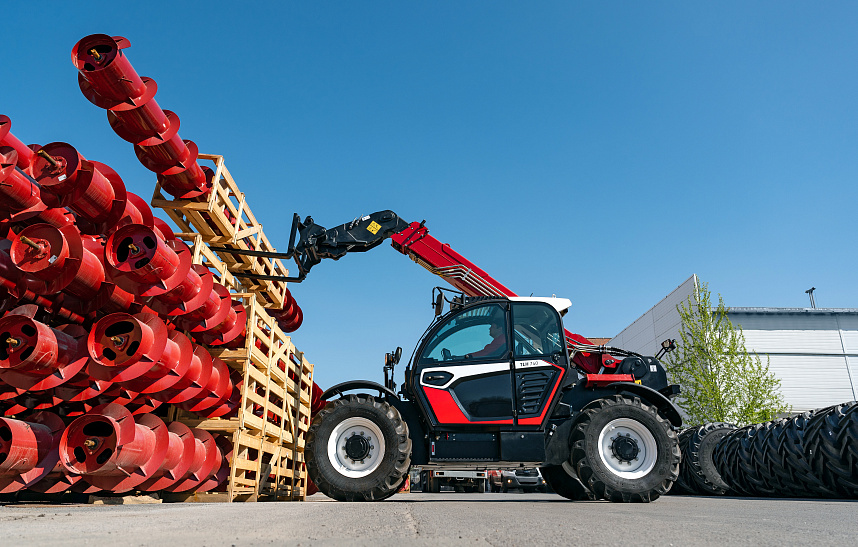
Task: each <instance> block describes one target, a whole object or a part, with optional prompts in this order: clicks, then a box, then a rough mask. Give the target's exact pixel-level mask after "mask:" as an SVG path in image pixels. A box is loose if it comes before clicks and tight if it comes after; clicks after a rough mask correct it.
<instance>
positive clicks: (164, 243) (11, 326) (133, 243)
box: [0, 35, 302, 494]
mask: <svg viewBox="0 0 858 547" xmlns="http://www.w3.org/2000/svg"><path fill="white" fill-rule="evenodd" d="M127 45H128V43H127V41H126V40H124V39H122V38H111V37H109V36H105V35H94V36H89V37H87V38H84V39H83V40H81V41H80V42H79V43H78V44H77V45H76V46H75V48H74V50H73V52H72V59H73V61H74V63H75V66H76V67H77V69H78V72H79V84H80V88H81V90H82V91H83V94H84V95H85V96H86V98H87V99H89V100H90V101H91V102H92V103H93V104H95V105H97V106H99V107H102V108H105V109H106V110H107V117H108V121H109V123H110V125H111V127H113V129H114V130H115V132H116V133H117V134H118V135H119V136H120V137H122V138H123V139H125V140H128V141H129V142H131V143H132V144H134V150H135V153H136V155H137V157H138V158H139V159H140V161H141V162H142V163H143V165H144V166H146V167H147V168H148V169H150V170H152V171H153V172H155V173H156V174H157V177H158V182H159V183H160V184H161V188H162V189H164V190H165V191H167V192H169V193H171V194H172V195H173V196H174V197H175V198H177V199H189V200H205V199H207V196H208V193H209V192H210V191H211V180H212V175H213V173H212V171H211V170H210V169H207V168H201V167H200V166H199V165H198V163H197V149H196V146H195V145H194V144H193V143H192V142H191V141H183V140H182V139H181V138H179V136H178V133H177V131H178V127H179V120H178V117H177V116H176V115H175V114H173V113H172V112H169V111H164V110H161V108H160V107H159V106H158V104H157V103H156V102H155V101H154V95H155V91H156V86H155V83H154V81H152V80H150V79H147V78H140V77H139V76H138V75H137V74H136V72H134V69H133V68H132V67H131V65H130V64H129V63H128V61H127V59H126V58H125V56H124V55H123V54H122V51H121V50H122V48H124V47H127ZM11 125H12V124H11V120H10V119H9V118H8V117H6V116H0V414H2V416H3V417H0V493H6V494H8V493H12V492H18V491H22V490H25V489H29V490H32V491H36V492H41V493H58V492H65V491H68V490H72V491H76V492H82V493H93V492H101V491H107V492H115V493H118V492H129V491H145V492H154V491H169V492H183V491H198V492H204V491H210V490H215V489H217V488H218V487H219V486H222V485H223V483H224V480H225V479H226V478H227V477H228V475H229V461H230V458H231V451H232V446H231V443H230V441H229V440H228V439H227V438H226V437H223V436H220V435H218V434H214V435H213V434H211V433H209V432H207V431H204V430H202V429H195V428H191V427H188V426H186V425H183V424H182V423H179V422H175V421H174V422H166V421H164V417H165V416H166V415H167V412H166V409H167V408H168V406H171V407H174V408H177V409H183V410H185V411H189V412H192V413H194V414H195V415H197V416H198V417H201V418H226V417H230V416H234V415H235V413H236V411H237V409H238V407H239V403H240V402H241V382H242V376H241V374H239V373H238V372H236V371H235V370H234V369H231V368H230V367H229V366H227V365H226V364H225V363H224V362H223V361H221V360H220V359H218V358H216V357H213V356H212V355H211V354H210V351H209V348H217V347H219V348H232V347H239V346H243V345H244V336H245V328H246V323H247V319H246V316H245V308H244V306H243V305H242V302H241V301H240V300H235V299H233V297H232V295H231V293H230V291H229V290H228V289H227V288H226V287H224V286H223V285H221V284H219V283H218V282H217V279H216V278H215V277H214V275H213V274H212V272H210V271H209V270H208V269H206V268H205V267H203V266H200V265H195V264H193V263H192V259H191V256H192V254H191V250H190V249H189V248H188V246H187V245H186V244H185V243H183V242H182V241H181V240H179V239H178V238H177V237H176V235H175V234H174V233H173V231H172V230H171V229H170V228H169V227H168V225H167V224H166V223H165V222H164V221H162V220H160V219H158V218H155V217H154V215H153V214H152V211H151V210H150V208H149V206H148V205H147V203H146V202H145V200H143V199H141V198H140V197H139V196H137V195H135V194H133V193H131V192H129V191H127V190H126V188H125V184H124V183H123V181H122V179H121V178H120V177H119V175H118V174H117V173H116V172H115V171H114V170H113V169H111V168H110V167H108V166H107V165H105V164H103V163H99V162H97V161H91V160H88V159H86V158H84V157H83V155H82V154H81V153H80V152H79V151H78V150H77V149H76V148H75V147H73V146H72V145H70V144H67V143H62V142H53V143H50V144H46V145H24V144H23V143H22V142H21V141H20V140H19V139H18V138H17V137H16V136H15V135H14V134H13V133H12V131H11ZM290 298H291V295H290ZM287 304H288V305H286V306H284V308H285V309H286V311H285V312H281V313H280V314H279V315H277V316H276V318H277V319H278V322H279V324H280V326H281V327H282V328H283V329H284V330H286V331H294V330H295V329H297V328H298V326H300V323H301V318H302V315H301V310H300V308H298V306H297V304H296V303H295V302H294V299H292V300H290V301H288V302H287Z"/></svg>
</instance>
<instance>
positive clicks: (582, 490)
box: [539, 464, 596, 501]
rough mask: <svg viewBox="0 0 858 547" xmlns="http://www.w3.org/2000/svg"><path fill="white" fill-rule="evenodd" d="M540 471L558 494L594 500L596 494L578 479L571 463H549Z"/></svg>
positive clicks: (581, 499) (572, 498)
mask: <svg viewBox="0 0 858 547" xmlns="http://www.w3.org/2000/svg"><path fill="white" fill-rule="evenodd" d="M539 472H540V473H542V478H543V479H544V480H545V483H546V484H547V485H548V486H549V487H551V489H552V490H554V492H555V493H556V494H560V495H561V496H563V497H564V498H566V499H569V500H572V501H585V500H587V501H592V500H595V499H596V496H595V495H593V493H592V492H590V491H589V490H587V487H586V486H584V484H583V483H582V482H581V480H580V479H578V475H576V474H575V471H574V470H573V469H572V466H571V465H568V464H567V465H566V466H563V465H549V466H546V467H540V468H539Z"/></svg>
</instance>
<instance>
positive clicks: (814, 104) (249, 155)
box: [0, 1, 858, 386]
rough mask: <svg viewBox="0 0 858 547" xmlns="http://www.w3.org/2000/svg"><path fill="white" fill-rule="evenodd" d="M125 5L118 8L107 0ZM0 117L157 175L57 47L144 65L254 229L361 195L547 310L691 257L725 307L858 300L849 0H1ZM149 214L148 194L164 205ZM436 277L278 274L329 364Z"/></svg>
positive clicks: (611, 321) (352, 261) (361, 359)
mask: <svg viewBox="0 0 858 547" xmlns="http://www.w3.org/2000/svg"><path fill="white" fill-rule="evenodd" d="M123 4H128V5H127V6H123ZM3 19H4V25H3V26H4V31H3V42H4V45H5V50H6V55H4V74H3V81H2V86H0V113H2V114H6V115H8V116H10V117H11V118H12V124H13V125H12V131H13V132H14V133H15V134H16V136H18V137H19V138H21V139H22V140H24V141H26V142H28V143H31V142H35V143H40V144H45V143H47V142H52V141H66V142H69V143H71V144H73V145H75V146H76V147H77V148H78V149H79V150H80V151H81V153H82V154H83V155H84V156H86V157H87V158H89V159H93V160H98V161H101V162H103V163H106V164H108V165H110V166H111V167H113V168H114V169H116V170H117V171H118V172H119V173H120V175H122V177H123V178H124V180H125V182H126V185H127V186H128V188H129V190H131V191H133V192H136V193H138V194H140V195H142V196H144V197H146V198H149V197H150V196H151V192H152V189H153V186H154V177H153V175H152V174H151V173H150V172H149V171H147V170H146V169H145V168H143V167H142V166H141V165H140V164H139V162H138V161H137V159H136V157H135V156H134V154H133V151H132V148H131V145H129V144H128V143H126V142H125V141H123V140H121V139H120V138H119V137H117V136H116V135H115V134H114V133H113V132H112V131H111V129H110V127H109V126H108V124H107V121H106V119H105V114H104V111H103V110H101V109H99V108H96V107H95V106H93V105H91V104H90V103H89V102H88V101H87V100H86V99H85V98H84V97H83V95H82V94H81V93H80V91H79V89H78V87H77V81H76V72H75V69H74V67H73V65H72V63H71V60H70V52H71V48H72V46H74V44H75V43H76V42H77V41H78V40H79V39H80V38H82V37H84V36H86V35H88V34H92V33H105V34H110V35H121V36H125V37H127V38H128V39H129V40H130V41H131V44H132V47H131V48H130V49H128V50H126V51H127V55H128V57H129V59H130V60H131V62H132V64H133V65H134V67H135V68H136V69H137V71H138V72H139V73H140V74H141V75H143V76H149V77H152V78H154V79H155V80H156V81H157V82H158V94H157V97H156V99H157V100H158V102H159V104H160V105H161V106H162V107H163V108H166V109H170V110H173V111H174V112H176V113H177V114H178V115H179V117H180V118H181V122H182V126H181V130H180V134H181V135H182V137H183V138H186V139H192V140H194V141H195V142H196V143H197V144H198V145H199V147H200V150H201V151H202V152H205V153H214V154H222V155H224V156H225V158H226V162H227V166H228V167H229V169H230V171H231V172H232V174H233V175H234V177H235V178H236V180H237V181H238V183H239V185H240V186H241V188H242V189H243V190H244V191H245V192H246V193H247V195H248V202H249V203H250V206H251V208H252V209H253V211H254V213H255V215H256V216H257V218H258V219H259V220H260V221H261V222H262V224H263V226H264V229H265V231H266V233H267V234H268V236H269V238H270V239H271V240H272V241H273V242H274V243H275V245H277V246H278V247H279V248H282V249H283V250H285V248H286V246H287V243H288V230H289V225H290V221H291V216H292V213H293V212H299V213H300V214H301V215H302V216H303V215H307V214H311V215H312V216H313V217H314V219H315V220H316V221H317V222H318V223H320V224H322V225H324V226H327V227H331V226H335V225H338V224H341V223H343V222H346V221H348V220H351V219H353V218H355V217H356V216H359V215H362V214H366V213H371V212H373V211H377V210H381V209H393V210H394V211H396V212H397V213H398V214H399V215H400V216H402V217H403V218H405V219H407V220H418V221H419V220H423V219H425V220H426V221H427V226H428V227H429V228H430V231H431V233H432V234H433V235H434V236H435V237H437V238H439V239H440V240H442V241H444V242H447V243H450V244H451V245H452V246H453V248H455V249H456V250H458V251H459V252H461V253H462V254H463V255H465V256H466V257H468V258H470V259H471V260H472V261H473V262H475V263H476V264H478V265H479V266H480V267H482V268H483V269H485V270H486V271H488V272H489V273H491V274H492V275H494V276H495V277H496V278H497V279H498V280H500V281H501V282H503V283H504V284H506V285H507V286H509V287H510V288H512V289H513V290H515V291H517V292H518V293H519V294H522V295H528V294H530V293H534V294H536V295H551V294H557V295H558V296H564V297H568V298H570V299H571V300H572V302H573V307H572V310H571V312H570V313H569V315H567V316H566V318H565V323H566V325H567V327H568V328H569V329H570V330H572V331H573V332H579V333H581V334H584V335H585V336H594V337H595V336H605V337H610V336H613V335H614V334H616V333H618V332H619V331H620V330H622V329H623V328H624V327H625V326H627V325H628V324H629V323H631V322H632V321H634V320H635V319H636V318H637V317H638V316H640V315H641V314H642V313H644V312H645V311H646V310H647V309H649V307H651V306H652V305H653V304H655V303H656V302H657V301H658V300H659V299H661V298H662V297H663V296H665V295H666V294H667V293H668V292H670V291H671V290H672V289H673V288H675V287H676V286H677V285H679V284H680V283H681V282H682V281H683V280H684V279H686V278H687V277H688V276H689V275H691V274H692V273H697V274H698V275H699V276H700V277H701V279H703V280H704V281H707V282H709V284H710V288H711V289H712V290H713V291H714V292H720V293H721V294H722V295H723V296H724V298H725V301H726V303H727V305H732V306H776V307H780V306H782V307H801V306H806V305H807V303H808V300H807V296H806V295H805V293H804V291H805V290H806V289H808V288H810V287H811V286H816V287H817V291H816V302H817V305H818V306H820V307H858V288H856V283H855V279H856V273H855V272H856V270H858V267H856V266H858V261H857V260H856V258H855V252H854V243H853V242H854V236H855V232H856V226H855V225H856V223H855V221H854V218H855V210H856V205H855V204H856V197H858V191H856V184H855V182H856V175H858V152H856V145H857V144H858V123H856V121H858V116H856V114H858V101H856V97H858V76H856V73H858V68H856V67H858V65H856V59H858V32H856V28H858V7H856V5H855V4H852V3H845V2H826V3H822V4H820V3H808V2H754V3H746V2H719V3H717V4H716V3H707V4H705V5H704V4H702V3H680V2H674V3H658V2H646V3H643V2H611V3H597V2H538V3H534V2H527V3H526V2H518V3H512V2H423V3H414V2H324V3H323V2H304V3H295V2H270V3H269V2H254V3H241V2H206V3H199V4H197V5H194V4H193V3H190V2H184V3H181V2H157V1H156V2H148V3H142V2H137V3H124V2H99V1H93V2H88V3H87V4H86V8H82V7H72V6H71V4H68V3H60V2H55V3H54V2H51V3H47V4H46V5H45V6H44V9H40V10H34V9H33V8H32V7H24V6H23V5H21V6H16V7H11V6H4V18H3ZM163 216H164V215H162V217H163ZM438 284H442V282H441V280H440V279H438V278H434V277H433V276H431V275H430V274H428V272H426V271H425V270H423V269H422V268H420V267H419V266H417V265H416V264H414V263H412V262H411V261H410V260H408V259H407V258H405V257H404V256H403V255H400V254H398V253H397V252H395V251H394V250H393V249H391V248H390V247H389V246H386V245H385V246H382V247H379V248H378V249H376V250H374V251H372V252H370V253H367V254H365V255H359V254H358V255H353V256H348V257H346V258H344V259H343V260H341V261H339V262H332V261H328V262H325V263H322V264H321V265H319V266H317V267H316V268H315V269H314V270H313V271H312V273H311V274H310V276H309V278H308V279H307V281H305V282H304V283H303V284H301V285H292V287H291V288H292V292H293V294H294V295H295V296H296V298H297V299H298V302H299V304H300V305H301V306H302V307H303V309H304V313H305V323H304V326H303V327H302V328H301V329H300V330H299V331H297V332H296V333H295V334H294V341H295V343H296V345H297V346H298V347H299V348H301V349H302V350H304V351H305V352H306V354H307V356H308V358H309V359H310V360H311V361H313V362H314V363H315V364H316V366H317V372H316V378H317V381H318V382H319V383H320V384H321V385H323V386H330V385H332V384H334V383H336V382H339V381H342V380H345V379H348V378H354V377H364V378H368V379H374V380H379V379H380V378H381V365H382V363H383V353H384V352H385V351H390V350H392V349H393V348H395V347H396V346H397V345H401V346H403V349H404V353H405V354H406V355H410V353H411V350H412V349H413V345H414V344H415V343H416V341H417V338H418V337H419V335H420V334H421V333H422V332H423V330H424V328H425V327H426V325H428V323H429V321H430V320H431V317H432V315H431V309H430V307H429V301H430V290H431V288H432V287H433V286H435V285H438Z"/></svg>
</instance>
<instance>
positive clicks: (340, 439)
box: [328, 417, 385, 479]
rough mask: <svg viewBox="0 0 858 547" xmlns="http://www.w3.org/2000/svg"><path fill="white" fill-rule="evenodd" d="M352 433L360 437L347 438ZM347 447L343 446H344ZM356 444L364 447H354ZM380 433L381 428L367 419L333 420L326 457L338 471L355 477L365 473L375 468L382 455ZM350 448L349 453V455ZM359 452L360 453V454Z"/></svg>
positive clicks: (367, 473)
mask: <svg viewBox="0 0 858 547" xmlns="http://www.w3.org/2000/svg"><path fill="white" fill-rule="evenodd" d="M352 436H355V437H358V438H360V442H359V443H356V442H355V441H356V440H357V439H352V441H349V439H351V438H352ZM347 446H348V447H349V449H350V450H347V449H346V447H347ZM356 446H358V447H365V450H361V451H357V450H356V448H355V447H356ZM384 449H385V443H384V435H383V434H382V433H381V429H380V428H379V427H378V426H377V425H376V424H375V423H374V422H373V421H372V420H370V419H368V418H361V417H354V418H348V419H345V420H343V421H342V422H340V423H339V424H337V426H336V427H335V428H334V430H333V431H332V432H331V436H330V437H329V439H328V459H329V460H330V462H331V465H333V466H334V469H336V470H337V472H339V473H340V474H342V475H344V476H346V477H349V478H353V479H357V478H360V477H365V476H367V475H369V474H370V473H372V472H373V471H375V470H376V469H378V466H379V465H381V461H382V459H383V458H384ZM349 452H351V456H350V455H349ZM361 456H363V457H361Z"/></svg>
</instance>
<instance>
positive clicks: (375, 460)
mask: <svg viewBox="0 0 858 547" xmlns="http://www.w3.org/2000/svg"><path fill="white" fill-rule="evenodd" d="M353 423H354V424H357V425H354V426H350V425H349V424H353ZM346 426H348V427H346ZM360 428H363V429H365V430H366V432H367V433H366V438H367V439H370V440H369V441H368V442H366V443H365V445H366V447H372V448H371V449H370V451H369V452H368V453H367V455H366V457H365V459H363V460H356V461H351V462H350V461H348V460H347V459H346V458H345V457H342V461H340V460H339V458H340V457H341V455H340V454H339V448H337V453H336V454H330V453H329V449H328V446H329V440H330V439H331V437H332V435H337V436H338V437H339V438H344V437H342V436H343V435H348V433H349V431H351V432H352V433H351V436H352V437H354V436H356V433H355V430H357V429H360ZM361 436H362V437H363V436H364V435H363V433H361ZM347 440H348V441H349V442H351V441H350V439H347ZM382 441H383V446H384V450H383V452H382V451H381V447H379V448H378V449H377V452H376V453H375V455H373V454H372V451H371V450H372V449H374V448H375V445H374V444H372V443H373V442H374V443H376V444H379V445H381V444H382ZM362 442H363V441H362ZM338 444H339V442H337V443H336V445H338ZM365 449H366V448H365ZM306 450H307V472H308V473H309V475H310V478H311V479H312V480H313V482H314V483H316V486H318V487H319V490H320V491H322V493H324V494H325V495H326V496H328V497H331V498H333V499H335V500H338V501H379V500H382V499H385V498H388V497H390V496H392V495H393V494H395V493H396V490H397V489H398V488H399V487H400V486H401V485H402V483H403V481H404V480H405V475H406V473H408V469H409V468H410V466H411V439H410V438H409V437H408V426H407V425H406V424H405V422H404V421H403V420H402V417H401V416H400V415H399V411H397V410H396V409H395V408H394V407H392V406H390V405H389V404H388V403H386V402H384V401H380V400H377V399H375V398H374V397H372V396H370V395H349V396H346V397H343V398H342V399H337V400H335V401H331V402H329V403H328V404H327V405H325V407H324V408H323V409H322V410H320V411H319V412H318V413H317V414H316V416H315V417H314V418H313V423H312V424H311V425H310V429H309V430H308V431H307V448H306ZM352 455H354V454H352ZM332 458H333V459H336V460H337V461H332ZM366 459H368V460H370V464H369V466H368V467H367V468H366V469H360V468H359V465H360V466H362V465H365V460H366ZM352 464H353V465H354V466H355V467H354V469H347V466H350V465H352ZM339 469H343V470H346V471H348V472H353V474H354V475H355V476H351V477H350V476H347V475H345V474H344V473H343V472H341V471H340V470H339ZM364 473H365V474H364Z"/></svg>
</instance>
